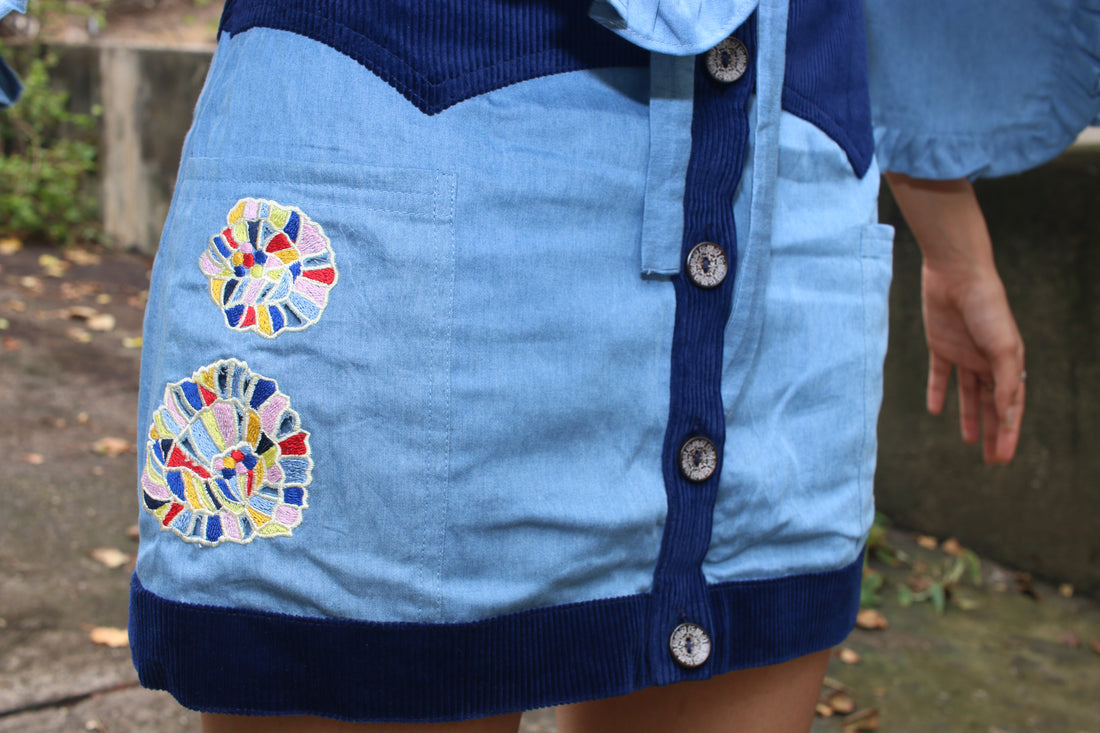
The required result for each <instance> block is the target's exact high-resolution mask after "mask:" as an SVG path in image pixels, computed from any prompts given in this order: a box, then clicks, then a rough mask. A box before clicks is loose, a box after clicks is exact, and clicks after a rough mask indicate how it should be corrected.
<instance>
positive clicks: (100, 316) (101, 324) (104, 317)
mask: <svg viewBox="0 0 1100 733" xmlns="http://www.w3.org/2000/svg"><path fill="white" fill-rule="evenodd" d="M88 328H90V329H92V330H93V331H113V330H115V317H114V316H112V315H111V314H110V313H97V314H96V315H94V316H92V317H91V318H89V319H88Z"/></svg>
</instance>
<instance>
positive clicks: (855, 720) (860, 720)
mask: <svg viewBox="0 0 1100 733" xmlns="http://www.w3.org/2000/svg"><path fill="white" fill-rule="evenodd" d="M871 730H878V710H876V709H875V708H864V709H863V710H860V711H859V712H858V713H853V714H852V715H851V717H849V718H847V719H846V720H845V721H844V733H863V732H864V731H871Z"/></svg>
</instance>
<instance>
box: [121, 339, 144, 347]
mask: <svg viewBox="0 0 1100 733" xmlns="http://www.w3.org/2000/svg"><path fill="white" fill-rule="evenodd" d="M141 344H142V341H141V336H126V337H125V338H123V339H122V348H124V349H140V348H141Z"/></svg>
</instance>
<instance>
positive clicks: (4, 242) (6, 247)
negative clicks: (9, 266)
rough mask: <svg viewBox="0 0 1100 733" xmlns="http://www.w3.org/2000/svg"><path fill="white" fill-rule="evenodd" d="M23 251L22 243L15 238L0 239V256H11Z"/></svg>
mask: <svg viewBox="0 0 1100 733" xmlns="http://www.w3.org/2000/svg"><path fill="white" fill-rule="evenodd" d="M21 249H23V243H22V242H20V241H19V240H18V239H16V238H15V237H7V238H5V239H0V255H13V254H15V253H16V252H18V251H19V250H21Z"/></svg>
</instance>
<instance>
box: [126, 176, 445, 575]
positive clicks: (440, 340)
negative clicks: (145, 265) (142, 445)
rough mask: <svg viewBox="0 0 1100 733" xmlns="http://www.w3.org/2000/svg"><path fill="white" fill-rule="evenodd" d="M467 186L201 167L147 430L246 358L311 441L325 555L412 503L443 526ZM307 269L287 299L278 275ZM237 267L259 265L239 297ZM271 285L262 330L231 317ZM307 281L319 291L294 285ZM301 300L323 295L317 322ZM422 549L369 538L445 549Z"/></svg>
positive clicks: (148, 342)
mask: <svg viewBox="0 0 1100 733" xmlns="http://www.w3.org/2000/svg"><path fill="white" fill-rule="evenodd" d="M455 186H456V177H455V175H454V174H453V173H450V172H447V171H438V170H428V169H407V168H392V167H372V166H361V165H346V164H328V163H310V162H305V161H285V160H279V159H278V158H277V157H274V156H273V157H272V158H271V159H267V158H263V159H260V158H243V159H241V158H216V159H215V158H190V159H187V160H186V161H185V162H184V164H183V166H182V168H181V173H180V180H179V184H178V188H177V192H176V195H175V197H174V201H173V206H172V212H171V214H170V216H169V221H168V223H167V224H166V227H165V231H164V235H163V237H162V240H161V247H160V251H159V252H158V255H157V262H156V265H155V267H154V274H153V280H152V282H151V284H150V293H151V298H150V309H149V310H148V311H147V316H146V330H145V333H146V338H145V349H146V350H145V354H144V356H145V357H146V358H145V359H144V360H143V365H142V366H143V374H142V381H143V393H144V394H145V399H144V400H143V405H144V407H143V411H142V416H141V422H142V424H143V425H144V426H148V425H150V424H151V420H152V411H153V410H154V409H155V408H156V407H157V404H156V403H157V396H158V395H159V394H160V393H161V392H162V391H163V390H164V388H165V385H166V384H175V383H178V382H179V381H180V380H181V379H186V378H187V377H188V376H189V375H192V374H193V373H194V372H195V370H196V369H198V368H200V367H202V365H204V364H210V363H212V362H214V361H215V360H219V359H221V360H224V359H236V360H239V361H241V362H242V363H247V364H248V366H249V368H250V369H251V370H253V371H255V372H256V373H258V374H262V375H263V376H264V377H265V378H267V379H270V380H273V381H277V383H278V388H279V390H280V392H281V393H283V394H285V395H287V397H288V399H290V400H293V405H294V409H295V411H296V412H297V413H298V414H300V415H301V420H302V424H303V425H304V426H306V429H308V430H309V432H310V440H309V447H310V451H311V454H312V460H313V469H312V473H311V476H312V484H311V488H310V497H309V505H310V507H311V509H310V512H311V513H313V514H314V515H315V518H318V521H315V522H313V523H310V522H309V520H308V518H307V519H306V521H305V523H304V524H303V525H302V526H303V528H305V527H306V526H307V525H309V526H312V527H314V528H315V529H316V530H317V531H314V530H310V532H309V536H310V542H311V543H314V546H315V547H317V548H323V547H326V545H325V542H327V541H328V539H329V537H330V535H329V534H326V533H331V538H332V541H333V542H337V541H338V539H339V537H340V536H341V535H340V533H341V532H343V531H345V529H341V527H342V525H340V524H339V523H340V522H350V523H352V524H353V525H355V526H357V527H359V526H360V525H362V524H363V523H364V522H373V521H375V519H374V518H377V517H385V516H387V515H388V513H390V512H392V511H394V509H393V507H394V506H396V505H398V503H399V504H400V506H402V507H404V508H405V510H406V511H409V512H420V511H422V512H424V513H425V516H423V517H422V520H423V521H420V520H417V521H412V522H411V523H410V526H416V527H418V528H419V527H423V528H425V529H424V530H423V531H425V532H427V531H428V530H427V529H426V528H428V527H435V526H439V524H438V522H436V521H435V518H434V517H433V516H430V515H431V514H432V513H433V512H434V511H435V510H436V507H438V506H440V505H441V503H442V502H440V501H436V500H435V499H436V498H437V497H436V496H435V494H434V493H433V492H435V491H437V490H438V489H437V488H436V487H439V486H442V485H443V483H444V481H445V480H446V461H447V446H448V439H449V425H450V422H449V421H450V417H449V416H450V389H449V376H450V367H451V363H450V340H451V311H452V307H453V299H454V266H455V252H454V206H455ZM227 229H228V230H229V232H228V234H227V233H226V230H227ZM229 237H231V238H232V239H233V241H234V242H236V244H237V245H238V246H237V247H236V248H234V247H231V246H229V240H228V238H229ZM219 238H221V239H220V241H219ZM246 242H247V243H248V246H249V248H251V249H252V252H245V251H244V249H245V247H244V244H245V243H246ZM272 245H274V246H272ZM220 248H223V249H224V252H228V253H229V255H228V256H227V255H225V254H224V252H223V249H220ZM288 248H296V249H297V252H296V253H294V254H291V253H288V252H287V250H288ZM215 251H216V252H217V254H218V256H217V257H216V256H215V255H214V254H213V253H214V252H215ZM261 251H262V252H263V255H264V257H263V258H258V257H257V256H256V255H257V254H259V253H260V252H261ZM233 254H240V255H241V257H240V258H239V260H240V261H239V263H237V262H234V260H233V257H232V255H233ZM245 254H251V255H252V258H251V259H250V260H245V259H244V255H245ZM281 254H282V255H284V256H285V257H286V259H285V260H282V259H281V257H280V255H281ZM219 258H220V259H219ZM272 258H280V263H271V259H272ZM261 259H262V260H263V261H260V260H261ZM227 262H228V265H227V264H226V263H227ZM295 262H297V263H300V264H301V267H300V268H298V270H297V273H296V275H295V277H291V278H290V280H292V281H293V282H292V284H291V286H290V287H289V288H287V287H284V285H285V284H286V278H284V277H283V274H280V273H279V271H280V270H286V272H287V273H291V265H292V264H293V263H295ZM215 267H217V268H220V269H217V271H216V272H214V274H213V275H211V273H210V270H213V269H214V268H215ZM225 267H231V268H238V267H239V268H243V269H242V270H241V272H243V275H239V274H238V272H237V271H236V270H233V275H234V277H236V278H237V279H238V280H240V282H239V283H238V284H237V285H235V286H233V288H232V290H231V291H228V299H227V289H228V284H227V281H228V280H229V279H231V278H228V277H221V276H222V275H224V274H225V272H224V268H225ZM253 268H258V269H256V270H255V272H254V273H253ZM330 270H331V272H330ZM268 272H272V273H275V274H277V275H278V277H273V278H272V280H271V282H270V283H268V284H267V285H271V289H270V290H264V288H266V287H267V285H264V286H263V287H260V288H259V289H258V290H257V291H256V301H255V302H254V303H252V302H251V301H250V303H251V305H250V307H253V308H254V309H255V310H256V314H255V316H254V319H255V323H254V324H253V323H252V320H253V319H252V318H246V317H245V314H243V313H240V312H237V311H234V312H233V313H229V312H228V310H227V307H229V306H232V307H237V306H238V305H240V303H238V302H236V301H234V300H233V298H234V296H235V294H236V292H237V290H238V289H240V288H248V287H254V286H251V285H250V282H251V280H249V279H248V278H252V279H254V280H261V279H263V278H264V277H265V276H266V274H267V273H268ZM291 274H292V275H293V274H295V273H291ZM311 274H312V277H311V276H310V275H311ZM217 280H225V281H226V282H221V283H219V282H216V281H217ZM301 280H305V281H308V284H307V287H306V288H304V289H303V288H298V289H296V288H295V285H296V284H297V282H298V281H301ZM280 283H283V284H282V285H280ZM322 286H323V287H322ZM296 292H297V293H299V294H304V295H306V296H309V295H311V294H312V295H313V296H315V297H314V300H313V301H312V302H313V303H314V305H316V306H317V309H316V312H313V313H307V312H306V311H308V308H307V307H306V306H305V305H303V304H302V303H300V302H298V301H294V300H292V299H291V298H290V296H289V295H287V294H288V293H290V294H293V293H296ZM283 296H286V297H285V298H284V297H283ZM264 298H267V301H264ZM280 298H282V300H280ZM273 305H278V306H279V307H282V308H284V309H285V310H286V311H287V313H290V311H294V314H295V315H294V316H293V317H295V318H298V319H299V320H297V321H295V322H294V323H295V328H293V329H292V328H289V327H284V328H283V329H281V330H279V331H278V333H275V334H269V333H265V332H263V329H262V328H260V329H259V330H257V327H256V326H258V325H259V324H260V322H261V316H260V315H259V309H260V308H261V307H262V308H267V309H269V308H270V307H272V306H273ZM322 306H323V307H322ZM268 316H269V317H270V318H271V319H272V321H271V323H272V324H274V323H275V319H277V316H275V315H274V312H273V311H270V310H268ZM291 317H292V315H287V316H286V320H285V323H290V322H291ZM307 321H308V323H307ZM246 324H247V325H246ZM341 487H349V489H350V487H355V490H354V491H351V490H340V489H341ZM314 488H316V491H315V490H314ZM321 517H324V519H319V518H321ZM348 526H351V525H348ZM402 526H404V525H402ZM394 531H395V532H396V531H397V528H396V525H395V529H394ZM418 531H420V530H418ZM298 534H300V531H299V532H295V535H296V536H297V535H298ZM402 539H403V540H405V541H407V542H403V541H402ZM420 539H421V541H417V538H409V537H405V538H398V537H396V536H392V534H391V533H388V530H387V527H386V526H377V527H374V528H373V532H372V534H371V535H370V538H369V539H367V538H362V539H360V540H359V542H360V543H367V542H375V543H377V544H378V545H379V547H388V546H393V547H405V546H411V547H429V546H433V545H432V544H431V543H430V542H428V539H427V538H420ZM409 543H411V544H409ZM318 552H320V549H318ZM367 555H368V556H371V555H370V553H367Z"/></svg>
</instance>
